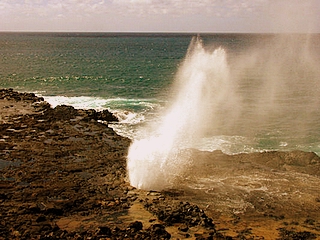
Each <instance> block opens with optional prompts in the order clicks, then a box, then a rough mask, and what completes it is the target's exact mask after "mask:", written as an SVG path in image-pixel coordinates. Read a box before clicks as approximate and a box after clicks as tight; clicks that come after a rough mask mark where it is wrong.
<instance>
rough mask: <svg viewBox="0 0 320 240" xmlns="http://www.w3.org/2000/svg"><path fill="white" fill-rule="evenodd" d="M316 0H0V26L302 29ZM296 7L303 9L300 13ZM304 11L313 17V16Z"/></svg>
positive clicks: (315, 8) (316, 8)
mask: <svg viewBox="0 0 320 240" xmlns="http://www.w3.org/2000/svg"><path fill="white" fill-rule="evenodd" d="M319 2H320V1H319V0H304V1H301V0H0V22H1V25H0V30H7V29H10V28H12V29H21V28H26V29H31V28H37V29H40V28H44V29H46V28H45V26H46V23H47V25H48V26H49V27H51V28H54V29H53V30H59V28H60V29H61V30H63V29H66V30H72V29H77V30H79V31H81V30H84V31H87V30H88V31H90V28H92V29H91V30H93V31H95V30H102V31H103V30H104V31H122V30H124V31H138V30H139V31H144V30H147V31H152V29H154V31H166V29H174V30H179V29H183V30H185V31H187V30H188V29H189V31H196V29H198V28H201V29H206V31H215V30H216V29H222V31H223V29H225V30H224V31H237V29H240V30H238V31H242V30H243V28H244V27H246V26H249V27H248V30H247V31H261V30H263V29H264V28H263V27H265V29H267V28H269V29H277V28H279V29H280V27H278V26H277V25H279V26H280V25H281V24H282V25H284V26H286V25H288V24H289V23H287V22H294V24H292V25H295V26H296V27H297V28H301V26H303V25H305V24H306V22H307V21H308V20H309V19H310V21H313V22H316V20H319V15H320V13H319V11H320V9H319V7H320V6H319V5H320V4H319ZM299 4H300V5H299ZM300 6H301V7H300ZM277 9H282V11H283V12H284V13H283V12H280V13H279V11H277ZM310 9H311V10H310ZM300 10H301V12H307V13H306V14H302V13H301V12H300ZM302 10H303V11H302ZM288 12H289V13H290V14H288ZM279 15H280V16H279ZM309 15H311V16H312V17H313V18H315V19H316V20H312V19H311V16H309ZM275 16H276V17H275ZM288 16H289V17H288ZM299 16H300V17H299ZM314 16H318V17H314ZM290 19H292V20H290ZM72 24H73V25H72ZM40 26H41V27H40ZM243 31H245V30H243Z"/></svg>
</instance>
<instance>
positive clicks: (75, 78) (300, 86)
mask: <svg viewBox="0 0 320 240" xmlns="http://www.w3.org/2000/svg"><path fill="white" fill-rule="evenodd" d="M193 36H194V34H180V35H179V34H110V33H109V34H107V33H0V87H1V88H13V89H15V90H18V91H28V92H35V93H37V94H38V95H41V96H44V97H45V99H46V100H47V101H48V102H50V103H51V104H52V105H53V106H55V105H57V104H71V105H73V106H75V107H78V108H96V109H104V108H108V109H110V110H111V111H113V112H115V113H116V114H117V115H118V116H119V117H120V119H121V122H120V123H119V124H114V125H112V126H113V127H114V128H115V129H116V131H118V132H119V133H120V134H122V135H125V136H128V137H130V138H139V137H141V134H142V133H141V132H140V131H139V129H140V127H141V126H143V125H145V124H146V123H148V122H157V121H158V120H159V118H160V117H161V115H162V113H163V111H164V110H165V109H166V106H167V105H168V104H170V101H171V100H170V99H171V96H172V95H175V94H176V93H177V92H178V91H179V90H178V89H174V90H173V87H172V85H173V84H174V81H175V76H176V74H177V71H178V70H179V67H180V66H181V64H182V62H183V60H184V58H185V57H186V55H187V52H188V46H189V44H190V41H191V39H192V37H193ZM201 37H202V39H203V42H204V46H205V48H206V50H207V51H209V52H210V51H213V50H214V49H216V48H217V47H222V48H223V49H224V50H225V51H226V55H227V61H228V64H229V72H228V74H229V77H230V79H231V81H229V82H228V84H222V85H219V86H218V87H217V89H214V90H213V91H219V90H223V91H226V92H230V93H232V94H230V95H229V96H228V94H227V95H225V100H224V101H222V102H226V103H229V102H230V104H229V105H231V106H232V107H230V108H228V109H226V108H222V107H221V108H219V107H215V111H214V112H213V111H211V110H210V109H209V110H208V114H214V115H215V118H214V120H215V121H214V122H213V123H212V125H213V126H210V127H208V133H207V135H206V136H205V137H204V138H203V141H200V142H199V145H198V146H197V147H198V148H199V149H204V150H214V149H222V150H223V151H225V152H227V153H237V152H251V151H263V150H293V149H300V150H305V151H315V152H317V153H320V111H319V110H320V109H319V107H318V106H320V105H319V103H320V102H319V100H320V99H319V92H320V70H319V66H320V64H319V63H320V59H319V58H320V57H319V56H320V54H319V53H320V36H319V35H309V36H304V35H286V36H282V35H281V36H280V35H252V34H251V35H248V34H212V35H203V36H201ZM212 64H213V65H214V64H218V63H212ZM191 67H192V66H191ZM206 71H208V72H210V68H209V69H208V70H206ZM212 81H215V79H214V77H213V79H212ZM230 83H231V84H230ZM230 99H232V100H233V101H230ZM231 112H232V113H231ZM195 114H196V112H195ZM199 124H202V123H201V122H199ZM205 124H210V123H205ZM190 127H192V126H190Z"/></svg>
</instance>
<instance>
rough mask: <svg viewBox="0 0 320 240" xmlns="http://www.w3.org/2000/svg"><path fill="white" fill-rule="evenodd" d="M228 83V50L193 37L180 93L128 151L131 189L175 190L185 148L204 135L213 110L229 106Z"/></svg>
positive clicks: (178, 86) (181, 71) (178, 81)
mask: <svg viewBox="0 0 320 240" xmlns="http://www.w3.org/2000/svg"><path fill="white" fill-rule="evenodd" d="M229 81H230V79H229V68H228V64H227V60H226V53H225V51H224V50H223V49H222V48H218V49H215V50H214V51H207V50H205V49H204V47H203V45H202V42H201V40H200V39H199V38H194V39H193V40H192V42H191V44H190V47H189V50H188V54H187V56H186V59H185V60H184V62H183V64H182V66H181V67H180V69H179V71H178V74H177V76H176V79H175V88H176V89H177V91H176V93H177V94H176V96H174V98H173V100H172V103H171V105H170V106H169V107H168V110H167V111H166V112H164V113H163V116H164V117H163V119H162V121H161V122H160V124H158V126H153V127H152V128H150V129H148V130H149V135H148V136H147V137H145V138H144V139H140V140H135V141H134V142H133V143H132V145H131V146H130V148H129V153H128V159H127V170H128V176H129V180H130V184H131V185H132V186H134V187H137V188H139V189H145V190H161V189H164V188H168V187H172V185H173V184H174V181H175V179H176V177H178V176H180V175H181V174H183V172H184V171H185V170H186V168H188V166H189V165H190V161H191V159H190V158H188V156H187V154H183V153H182V152H186V151H184V150H183V149H185V148H187V147H192V146H193V144H195V143H197V142H198V141H199V139H200V138H201V137H202V136H204V135H205V134H206V126H207V124H209V123H211V122H212V120H213V116H214V114H215V112H214V109H217V108H216V107H215V106H218V105H220V106H221V105H225V107H226V101H225V100H226V95H227V94H230V89H228V88H227V87H226V86H230V84H229ZM230 106H231V105H230Z"/></svg>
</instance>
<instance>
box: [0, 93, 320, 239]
mask: <svg viewBox="0 0 320 240" xmlns="http://www.w3.org/2000/svg"><path fill="white" fill-rule="evenodd" d="M0 109H1V115H0V132H1V135H0V203H1V212H0V239H170V238H171V239H186V238H187V239H273V236H277V239H317V237H318V238H319V236H320V235H319V233H320V219H316V217H312V218H309V223H306V224H309V225H310V226H311V227H312V228H311V227H310V228H303V229H299V228H292V227H291V226H287V227H283V226H282V225H281V224H282V223H281V224H280V223H279V226H278V228H277V229H278V230H277V231H276V232H274V235H272V236H271V235H268V236H269V237H270V236H271V237H270V238H268V236H264V235H263V234H260V235H259V234H257V233H252V232H251V231H250V228H249V227H248V226H244V228H243V229H244V230H241V231H240V230H239V231H237V232H236V233H237V234H231V232H230V229H229V228H230V226H235V227H236V225H239V224H244V223H245V220H241V219H240V217H239V216H236V217H234V218H233V219H229V220H223V218H221V216H220V215H219V216H217V215H215V213H214V212H215V211H214V210H212V211H209V210H208V209H205V208H203V207H202V206H200V204H197V203H196V201H194V202H193V201H192V198H190V197H188V194H187V193H185V192H187V190H186V189H184V190H183V189H179V190H173V189H172V190H167V191H163V192H152V191H151V192H147V191H141V190H137V189H135V188H133V187H131V186H130V185H129V183H128V182H127V181H126V155H127V150H128V147H129V145H130V140H129V139H127V138H124V137H121V136H119V135H117V134H116V133H115V132H114V131H113V129H112V128H109V127H108V122H113V121H117V118H116V117H115V116H114V115H113V114H112V113H110V112H109V111H107V110H105V111H102V112H97V111H95V110H77V109H74V108H73V107H71V106H57V107H55V108H51V107H50V105H49V104H48V103H46V102H45V101H44V99H43V98H41V97H37V96H36V95H35V94H33V93H18V92H16V91H14V90H12V89H0ZM101 121H103V123H101ZM198 154H199V153H198ZM242 158H243V156H242ZM312 161H316V162H315V163H314V165H313V166H311V167H310V166H309V167H310V171H315V173H314V174H313V175H315V176H317V174H318V172H317V171H318V170H317V168H318V167H319V163H320V161H319V162H318V158H316V157H314V158H313V160H312ZM315 167H316V168H315ZM308 169H309V168H308ZM319 199H320V195H319ZM319 199H314V208H313V209H318V210H320V204H319V202H320V200H319ZM207 210H208V211H207ZM266 218H269V217H268V216H266ZM235 219H238V221H235ZM259 221H262V222H263V221H264V219H262V220H259ZM276 221H278V222H279V220H276ZM226 222H228V224H225V223H226ZM231 222H232V223H231ZM232 224H233V225H232ZM244 225H245V224H244ZM227 228H228V229H227ZM309 229H312V230H310V231H309ZM245 230H246V231H245Z"/></svg>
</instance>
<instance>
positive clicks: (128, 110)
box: [37, 94, 163, 139]
mask: <svg viewBox="0 0 320 240" xmlns="http://www.w3.org/2000/svg"><path fill="white" fill-rule="evenodd" d="M37 95H39V96H40V95H41V94H37ZM42 97H43V98H44V99H45V101H47V102H48V103H49V104H50V105H51V107H53V108H54V107H56V106H58V105H69V106H73V107H74V108H76V109H95V110H97V111H102V110H105V109H108V110H109V111H110V112H112V113H113V114H114V115H115V116H117V117H118V119H119V123H113V124H109V126H110V127H112V128H113V129H114V130H115V131H116V132H117V133H118V134H120V135H122V136H125V137H129V138H131V139H133V138H134V137H136V129H137V128H138V127H139V125H141V124H143V123H145V122H146V121H148V119H149V118H150V117H149V116H151V115H154V114H155V112H156V111H157V110H158V109H159V108H161V106H162V104H163V103H162V102H161V101H159V100H157V99H133V98H129V99H127V98H103V97H89V96H73V97H67V96H44V95H43V96H42Z"/></svg>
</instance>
